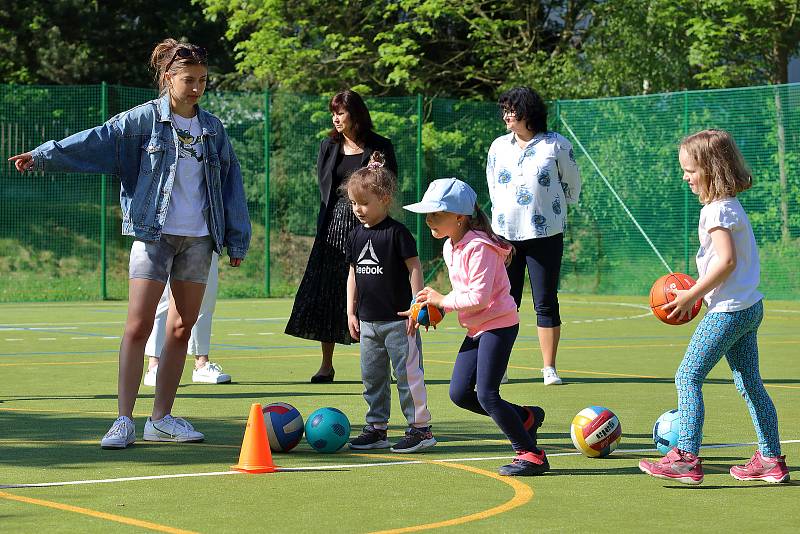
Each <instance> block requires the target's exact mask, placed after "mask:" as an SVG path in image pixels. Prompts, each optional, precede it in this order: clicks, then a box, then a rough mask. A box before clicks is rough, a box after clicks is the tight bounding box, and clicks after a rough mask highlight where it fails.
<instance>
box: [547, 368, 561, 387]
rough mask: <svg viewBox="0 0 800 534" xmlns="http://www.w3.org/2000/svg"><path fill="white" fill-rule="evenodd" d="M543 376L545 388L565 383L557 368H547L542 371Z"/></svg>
mask: <svg viewBox="0 0 800 534" xmlns="http://www.w3.org/2000/svg"><path fill="white" fill-rule="evenodd" d="M542 374H543V375H544V385H545V386H560V385H561V384H562V383H563V382H562V381H561V378H559V376H558V373H557V372H556V368H555V367H545V368H544V369H542Z"/></svg>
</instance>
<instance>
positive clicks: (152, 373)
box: [144, 365, 158, 387]
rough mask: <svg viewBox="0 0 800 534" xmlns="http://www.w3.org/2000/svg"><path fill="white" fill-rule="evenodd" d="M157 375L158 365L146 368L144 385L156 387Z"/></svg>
mask: <svg viewBox="0 0 800 534" xmlns="http://www.w3.org/2000/svg"><path fill="white" fill-rule="evenodd" d="M157 375H158V365H156V366H155V367H153V368H152V369H148V370H147V372H146V373H145V374H144V385H145V386H151V387H156V376H157Z"/></svg>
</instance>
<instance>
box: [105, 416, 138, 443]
mask: <svg viewBox="0 0 800 534" xmlns="http://www.w3.org/2000/svg"><path fill="white" fill-rule="evenodd" d="M134 441H136V426H135V425H134V424H133V421H131V419H130V417H126V416H124V415H123V416H120V417H117V420H116V421H114V424H112V425H111V428H110V429H109V431H108V432H106V435H105V436H103V439H102V440H100V446H101V447H102V448H104V449H124V448H125V447H127V446H128V445H130V444H132V443H133V442H134Z"/></svg>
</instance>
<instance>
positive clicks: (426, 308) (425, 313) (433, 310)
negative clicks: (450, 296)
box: [411, 302, 444, 330]
mask: <svg viewBox="0 0 800 534" xmlns="http://www.w3.org/2000/svg"><path fill="white" fill-rule="evenodd" d="M411 318H412V319H414V321H415V322H417V323H418V324H419V325H420V326H424V327H425V330H427V329H428V327H430V326H432V327H433V328H434V329H436V325H437V324H439V323H440V322H442V319H444V310H443V309H442V308H438V307H436V306H431V305H430V304H420V303H419V302H412V303H411Z"/></svg>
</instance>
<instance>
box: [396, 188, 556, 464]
mask: <svg viewBox="0 0 800 534" xmlns="http://www.w3.org/2000/svg"><path fill="white" fill-rule="evenodd" d="M476 200H477V195H476V194H475V191H474V190H473V189H472V188H471V187H470V186H469V185H467V184H466V183H464V182H462V181H461V180H458V179H456V178H445V179H441V180H434V181H433V182H431V184H430V185H429V186H428V191H427V192H426V193H425V195H424V196H423V197H422V201H421V202H417V203H416V204H410V205H408V206H404V208H405V209H407V210H409V211H413V212H415V213H425V214H426V216H425V222H426V223H427V225H428V226H429V227H430V229H431V235H433V237H435V238H436V239H443V238H448V239H447V240H446V241H445V244H444V248H443V250H442V256H444V260H445V263H446V264H447V270H448V272H449V274H450V283H451V285H452V286H453V291H451V292H450V293H448V294H447V295H442V294H441V293H439V292H438V291H436V290H434V289H431V288H430V287H425V288H423V289H422V291H420V292H419V293H418V294H417V299H416V300H417V302H418V303H421V304H432V305H434V306H438V307H441V308H444V310H445V311H447V312H451V311H458V322H459V324H460V325H461V326H463V327H464V328H466V329H467V336H466V337H465V338H464V342H463V343H462V344H461V348H460V349H459V351H458V356H456V363H455V366H454V367H453V376H452V378H451V379H450V399H451V400H452V401H453V402H454V403H455V404H456V405H457V406H460V407H461V408H464V409H466V410H469V411H471V412H475V413H477V414H481V415H488V416H489V417H491V418H492V419H493V420H494V422H495V423H496V424H497V426H498V427H500V430H502V431H503V433H504V434H505V435H506V437H508V439H509V441H510V442H511V446H512V447H513V448H514V451H515V452H516V457H515V458H514V460H513V461H512V462H511V463H510V464H508V465H504V466H502V467H501V468H500V470H499V473H500V474H501V475H506V476H531V475H540V474H542V473H544V472H545V471H547V470H548V469H549V468H550V464H549V463H548V462H547V456H546V455H545V452H544V451H543V450H541V449H539V448H538V447H537V446H536V438H537V430H538V428H539V427H540V426H541V425H542V422H543V421H544V410H543V409H542V408H540V407H538V406H518V405H516V404H512V403H510V402H508V401H506V400H504V399H503V398H501V397H500V380H501V379H502V378H503V374H504V373H505V371H506V367H508V358H509V356H510V355H511V349H512V348H513V347H514V341H515V340H516V339H517V333H518V332H519V315H518V314H517V304H516V302H514V299H513V297H512V296H511V293H510V287H511V285H510V283H509V281H508V274H507V273H506V268H505V263H506V260H507V259H508V258H509V256H510V255H511V253H512V250H513V248H512V247H511V245H509V244H508V242H506V241H505V240H503V239H501V238H499V237H497V235H495V233H494V232H493V231H492V227H491V225H490V224H489V220H488V219H487V218H486V215H484V213H483V212H482V211H481V210H480V208H479V207H478V205H477V204H476ZM401 315H409V312H401Z"/></svg>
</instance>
